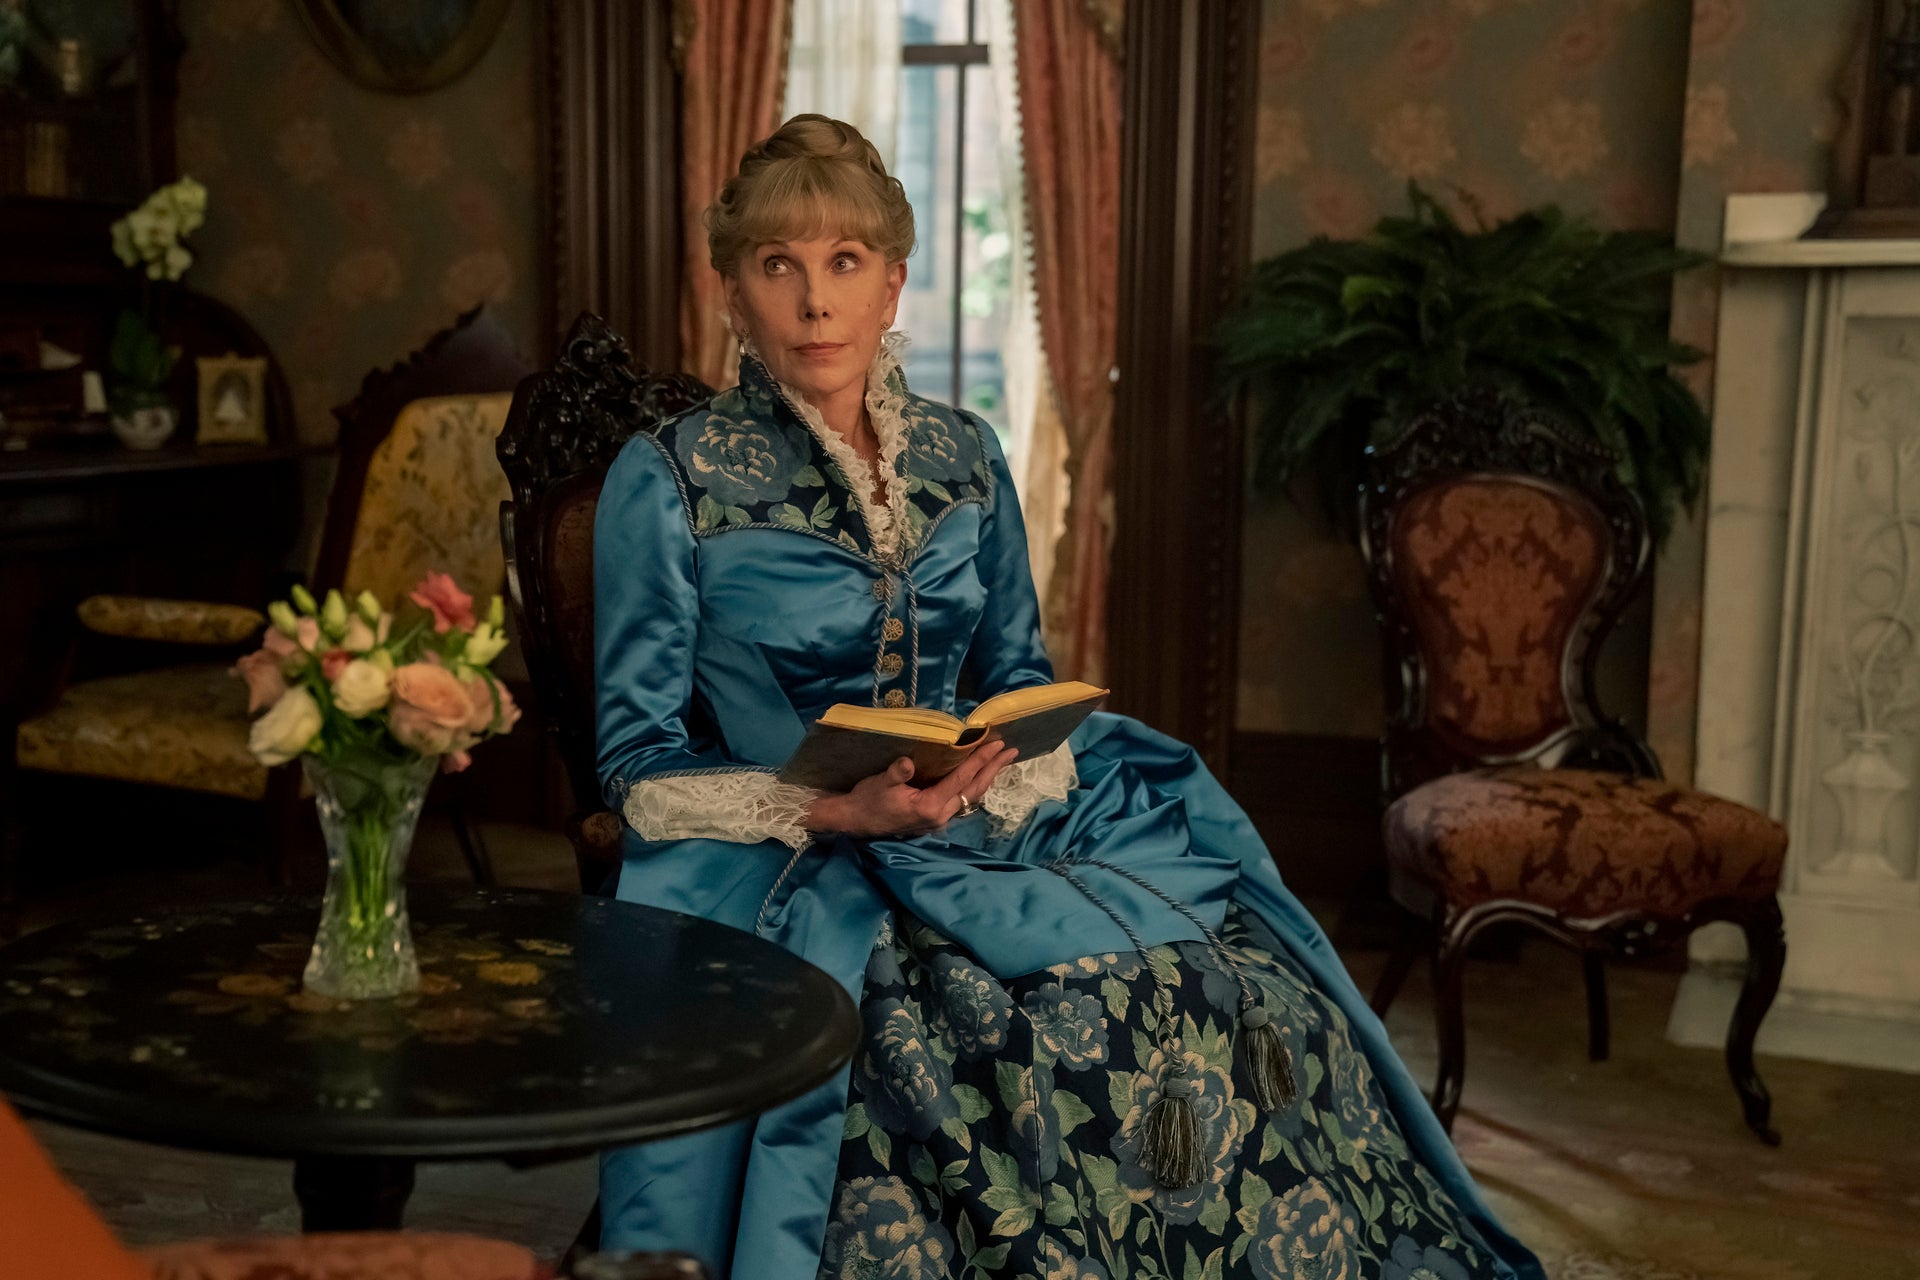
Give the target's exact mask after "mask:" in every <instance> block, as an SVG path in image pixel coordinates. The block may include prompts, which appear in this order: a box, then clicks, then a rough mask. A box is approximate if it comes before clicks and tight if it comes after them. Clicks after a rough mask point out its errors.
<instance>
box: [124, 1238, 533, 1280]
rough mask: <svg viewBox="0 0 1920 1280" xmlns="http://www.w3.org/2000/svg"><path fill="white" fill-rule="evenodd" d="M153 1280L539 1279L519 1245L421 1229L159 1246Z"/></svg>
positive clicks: (149, 1256) (151, 1255)
mask: <svg viewBox="0 0 1920 1280" xmlns="http://www.w3.org/2000/svg"><path fill="white" fill-rule="evenodd" d="M141 1255H142V1256H143V1257H144V1258H145V1259H146V1260H147V1261H148V1262H149V1263H151V1264H152V1265H153V1269H154V1270H153V1275H154V1280H345V1278H346V1277H352V1278H353V1280H544V1277H546V1276H548V1275H549V1274H551V1273H550V1272H548V1271H547V1270H546V1268H545V1267H543V1266H542V1265H541V1264H540V1261H539V1260H538V1259H537V1258H535V1257H534V1256H533V1254H531V1253H529V1252H528V1251H527V1250H525V1249H523V1248H521V1247H520V1246H519V1245H515V1244H507V1243H505V1242H503V1241H499V1240H483V1239H480V1238H479V1237H477V1236H456V1235H445V1234H439V1233H434V1232H424V1231H407V1232H399V1231H383V1232H365V1233H355V1232H329V1233H326V1234H322V1235H311V1236H279V1237H273V1238H258V1237H256V1238H251V1239H237V1240H201V1241H194V1242H191V1243H187V1244H168V1245H159V1246H157V1247H154V1248H149V1249H144V1250H142V1251H141Z"/></svg>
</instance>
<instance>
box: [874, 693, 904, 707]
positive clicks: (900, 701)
mask: <svg viewBox="0 0 1920 1280" xmlns="http://www.w3.org/2000/svg"><path fill="white" fill-rule="evenodd" d="M880 701H882V702H884V703H885V704H886V705H888V706H889V707H904V706H906V705H907V695H906V694H904V693H902V692H901V691H900V690H898V689H889V690H887V696H886V697H884V698H882V699H880Z"/></svg>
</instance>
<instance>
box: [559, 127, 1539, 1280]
mask: <svg viewBox="0 0 1920 1280" xmlns="http://www.w3.org/2000/svg"><path fill="white" fill-rule="evenodd" d="M708 232H709V237H710V242H711V249H712V259H713V265H714V267H715V268H716V269H717V270H718V271H719V272H720V273H721V275H722V276H723V278H724V279H725V282H726V296H727V302H728V307H729V310H730V312H731V316H732V321H733V324H734V326H735V329H736V331H737V332H738V333H739V334H740V335H741V338H742V345H743V351H744V355H743V358H742V361H741V375H740V385H739V386H738V387H735V388H733V389H732V390H729V391H725V392H722V393H721V394H719V395H718V396H716V397H714V399H713V400H712V401H711V402H709V403H708V404H706V405H704V406H702V407H701V408H698V409H695V410H693V411H692V412H690V413H688V414H686V415H684V416H682V417H680V418H678V419H676V420H674V421H672V422H669V423H667V424H666V425H665V426H663V427H662V428H661V429H660V431H659V432H658V434H657V435H654V436H644V437H640V438H638V439H636V440H635V441H633V442H632V443H631V444H629V445H628V446H627V448H626V449H625V450H624V451H623V452H622V454H621V455H620V457H619V459H618V460H617V461H616V462H615V464H614V466H613V469H612V471H611V473H610V474H609V476H608V478H607V484H606V487H605V489H604V491H603V495H602V498H601V502H600V510H599V515H598V520H597V524H596V526H595V534H594V545H595V582H596V585H597V591H598V600H597V622H596V626H597V655H598V680H599V698H600V705H599V754H600V772H601V778H602V781H603V784H604V785H605V788H606V793H607V799H608V801H609V803H610V804H612V805H614V806H615V807H617V808H619V809H621V810H622V811H623V812H624V814H625V816H626V818H627V822H628V826H629V828H630V830H629V831H628V832H627V833H626V839H627V845H626V858H625V864H624V869H623V871H622V873H621V875H620V880H619V890H618V892H619V895H620V896H621V897H623V898H627V899H631V900H635V901H641V902H648V903H653V904H656V905H660V906H666V907H671V908H676V909H679V910H683V911H691V912H694V913H696V914H699V915H702V916H706V917H709V918H711V919H715V920H719V921H723V922H725V923H727V924H731V925H735V926H737V927H740V928H744V929H757V930H758V931H759V932H760V933H761V934H762V935H763V936H765V937H768V938H772V939H774V940H775V941H778V942H781V943H782V944H784V945H786V946H788V947H790V948H791V949H792V950H794V951H796V952H798V953H799V954H800V955H803V956H805V957H806V958H807V959H808V960H810V961H812V962H813V963H815V964H817V965H819V966H821V967H822V968H824V969H826V970H827V971H828V972H830V973H832V974H834V975H835V976H836V977H838V978H839V979H840V980H841V981H842V982H843V983H845V984H846V986H847V988H848V990H849V991H851V992H853V993H854V994H855V995H856V997H857V998H858V999H859V1000H860V1003H861V1009H862V1017H863V1022H864V1025H865V1037H864V1042H863V1045H862V1048H861V1051H860V1053H859V1055H858V1056H857V1058H856V1060H855V1062H854V1064H853V1067H852V1068H851V1071H850V1074H849V1075H845V1076H842V1077H840V1078H839V1079H837V1080H836V1081H834V1082H833V1083H831V1084H830V1085H827V1086H824V1087H822V1088H821V1089H819V1090H816V1091H815V1092H814V1093H812V1094H810V1095H808V1096H806V1097H804V1098H802V1099H800V1100H798V1101H796V1102H793V1103H791V1104H789V1105H787V1106H784V1107H781V1108H779V1109H777V1110H775V1111H773V1112H770V1113H768V1114H767V1115H765V1116H762V1117H761V1118H760V1119H759V1120H758V1121H756V1122H753V1123H747V1124H740V1125H736V1126H733V1127H731V1128H728V1129H724V1130H721V1131H718V1132H713V1133H708V1134H702V1135H696V1136H694V1137H690V1138H684V1139H679V1140H676V1141H673V1142H668V1143H660V1144H656V1145H651V1146H644V1147H636V1148H629V1149H626V1150H621V1151H616V1152H609V1153H608V1154H607V1155H606V1156H605V1158H604V1160H603V1164H602V1178H601V1187H602V1193H601V1206H602V1212H603V1214H604V1223H605V1228H604V1232H605V1234H604V1236H603V1244H604V1245H605V1247H608V1248H678V1249H687V1250H690V1251H692V1252H694V1253H696V1254H698V1255H699V1256H701V1257H702V1258H703V1259H704V1260H705V1261H706V1262H707V1263H708V1264H709V1265H710V1266H711V1267H713V1268H714V1269H715V1271H716V1274H718V1275H722V1276H724V1275H728V1274H731V1275H733V1276H737V1277H742V1278H745V1277H755V1278H758V1277H775V1278H779V1280H789V1278H792V1280H799V1278H801V1277H805V1276H808V1275H813V1274H816V1273H817V1274H819V1275H823V1276H834V1277H852V1276H875V1275H877V1276H888V1277H903V1278H911V1280H934V1278H935V1277H946V1276H954V1277H959V1276H961V1275H962V1274H965V1275H966V1276H969V1277H972V1276H982V1277H1001V1276H1005V1277H1027V1276H1043V1277H1056V1276H1060V1277H1095V1276H1097V1277H1108V1276H1121V1275H1131V1276H1175V1275H1179V1276H1188V1275H1197V1274H1204V1275H1207V1276H1222V1277H1225V1276H1247V1277H1261V1278H1263V1280H1265V1278H1269V1277H1287V1278H1289V1280H1291V1278H1292V1277H1295V1276H1299V1277H1305V1276H1315V1277H1336V1278H1350V1280H1361V1278H1362V1277H1375V1276H1378V1277H1388V1278H1393V1280H1401V1278H1406V1280H1411V1278H1412V1277H1432V1278H1434V1280H1466V1277H1494V1276H1500V1277H1509V1276H1521V1277H1532V1276H1538V1275H1539V1274H1540V1272H1539V1269H1538V1265H1537V1264H1536V1263H1535V1262H1534V1261H1533V1259H1532V1258H1531V1257H1530V1256H1529V1255H1528V1254H1527V1253H1526V1251H1525V1250H1524V1249H1522V1248H1521V1247H1520V1246H1519V1245H1518V1244H1516V1243H1515V1242H1514V1241H1513V1240H1512V1239H1511V1238H1510V1237H1508V1236H1507V1235H1506V1234H1505V1233H1504V1232H1503V1231H1501V1229H1500V1228H1499V1226H1498V1225H1497V1224H1496V1223H1495V1222H1494V1221H1493V1220H1492V1218H1491V1216H1490V1215H1489V1214H1488V1212H1487V1211H1486V1209H1485V1207H1484V1206H1483V1205H1482V1204H1481V1202H1480V1200H1479V1198H1478V1196H1477V1195H1476V1193H1475V1191H1474V1189H1473V1186H1472V1184H1471V1183H1470V1181H1469V1180H1468V1178H1467V1176H1466V1173H1465V1171H1464V1169H1463V1168H1462V1167H1461V1165H1460V1163H1459V1162H1458V1160H1457V1159H1456V1157H1455V1156H1454V1154H1453V1150H1452V1147H1451V1146H1450V1145H1449V1144H1448V1142H1447V1140H1446V1137H1445V1135H1443V1134H1442V1133H1441V1132H1440V1130H1439V1128H1438V1126H1437V1125H1436V1124H1435V1123H1434V1120H1433V1117H1432V1114H1431V1113H1430V1111H1429V1110H1428V1108H1427V1106H1426V1103H1425V1102H1424V1100H1423V1099H1422V1098H1421V1096H1420V1095H1419V1093H1418V1092H1417V1090H1416V1089H1415V1088H1414V1086H1413V1085H1412V1083H1411V1082H1410V1081H1409V1079H1408V1078H1407V1075H1406V1073H1405V1070H1404V1069H1403V1068H1402V1067H1401V1065H1400V1064H1399V1062H1398V1060H1397V1059H1396V1058H1395V1057H1394V1054H1393V1051H1392V1049H1391V1048H1390V1047H1389V1046H1388V1044H1387V1041H1386V1038H1385V1035H1384V1033H1383V1032H1382V1031H1381V1029H1380V1026H1379V1023H1378V1022H1377V1021H1376V1020H1375V1019H1374V1018H1373V1016H1372V1015H1371V1014H1370V1013H1368V1012H1367V1010H1366V1008H1365V1006H1364V1003H1363V1002H1362V1001H1361V999H1360V997H1359V995H1358V994H1357V992H1356V991H1355V990H1354V988H1353V985H1352V983H1351V982H1350V981H1349V979H1348V978H1347V976H1346V974H1345V972H1344V971H1343V970H1342V969H1341V967H1340V963H1339V961H1338V960H1337V959H1336V958H1335V956H1334V955H1333V952H1332V949H1331V948H1330V947H1329V945H1328V944H1327V941H1326V939H1325V937H1324V936H1323V935H1322V934H1321V932H1320V931H1319V929H1318V928H1317V927H1316V926H1315V925H1314V923H1313V921H1312V920H1311V918H1310V917H1308V915H1307V914H1306V912H1305V911H1304V910H1303V909H1302V908H1301V907H1300V905H1299V903H1298V902H1296V901H1295V900H1294V898H1293V897H1292V895H1290V894H1289V893H1288V892H1287V891H1286V889H1285V888H1283V887H1282V885H1281V883H1280V879H1279V876H1278V875H1277V874H1276V872H1275V870H1274V867H1273V863H1272V860H1271V859H1270V858H1269V857H1268V855H1267V851H1266V849H1265V848H1264V847H1263V846H1262V845H1261V843H1260V840H1259V838H1258V837H1257V836H1256V835H1255V834H1254V832H1253V829H1252V828H1251V826H1250V825H1249V824H1248V822H1247V819H1246V817H1245V816H1244V815H1243V814H1242V813H1241V811H1240V810H1239V808H1238V807H1236V806H1235V805H1234V803H1233V801H1232V800H1231V799H1229V798H1228V796H1227V795H1226V793H1225V792H1224V791H1223V790H1222V789H1221V787H1220V786H1219V784H1218V783H1217V782H1215V781H1214V779H1213V778H1212V777H1211V776H1210V775H1209V774H1208V773H1207V771H1206V770H1205V768H1204V767H1203V766H1202V765H1201V764H1200V762H1199V761H1198V759H1197V758H1196V757H1195V755H1194V753H1193V752H1192V751H1191V750H1190V749H1188V748H1187V747H1185V746H1183V745H1181V744H1180V743H1178V742H1174V741H1172V740H1170V739H1168V738H1166V737H1163V736H1161V735H1160V734H1157V733H1154V732H1153V731H1152V730H1150V729H1148V728H1146V727H1145V726H1143V725H1140V724H1138V723H1136V722H1134V721H1131V720H1128V719H1125V718H1122V717H1119V716H1112V715H1096V716H1094V717H1093V718H1092V719H1090V720H1089V721H1088V722H1087V723H1086V724H1085V725H1083V726H1082V728H1081V729H1080V730H1079V731H1078V732H1077V733H1076V734H1075V735H1074V737H1073V739H1072V741H1071V742H1070V743H1068V744H1067V745H1066V746H1063V747H1062V748H1061V749H1060V750H1059V751H1057V752H1055V753H1053V754H1052V755H1050V756H1047V757H1045V758H1041V759H1034V760H1014V759H1011V758H1009V753H1006V752H1003V751H1001V750H999V749H997V748H996V749H989V750H983V751H981V752H978V753H976V754H975V756H974V757H972V758H971V759H970V760H969V762H968V763H967V764H965V765H963V766H962V767H961V768H960V769H958V770H956V771H955V772H954V773H952V774H950V775H949V776H948V777H946V778H944V779H942V780H941V781H939V782H936V783H934V784H932V785H930V786H927V787H924V788H919V787H915V786H913V785H911V781H912V780H911V773H912V765H911V762H909V761H906V760H901V761H897V762H896V763H895V764H894V766H893V767H892V768H890V769H889V770H887V771H886V772H885V773H883V774H880V775H878V776H875V777H872V778H868V779H866V780H865V781H863V782H861V783H860V784H859V785H858V786H856V787H855V788H854V789H853V790H852V791H851V792H850V793H848V794H845V795H828V794H821V793H818V792H813V791H808V790H805V789H802V788H797V787H792V786H788V785H785V784H782V783H781V782H780V781H779V780H778V779H777V778H776V777H775V776H774V770H776V769H777V768H778V767H779V766H780V765H781V764H782V763H783V762H784V761H785V760H786V759H787V757H788V756H789V755H790V754H791V752H792V751H793V749H794V747H795V746H796V745H797V744H798V743H799V741H800V739H801V737H802V736H803V734H804V732H805V729H806V726H807V725H808V724H809V723H810V722H811V721H812V719H813V718H814V717H816V716H817V715H818V714H819V713H820V712H822V711H824V710H825V709H826V708H827V707H828V706H830V705H832V704H833V703H836V702H867V703H872V704H880V705H890V706H903V705H925V706H936V707H941V708H945V709H948V710H959V711H962V712H964V711H965V710H967V709H968V708H970V707H971V706H972V705H973V704H974V703H975V702H977V701H978V700H980V699H983V698H985V697H988V696H990V695H992V694H996V693H1001V692H1004V691H1006V690H1008V689H1015V688H1020V687H1022V686H1026V685H1033V684H1041V683H1045V682H1048V681H1050V680H1051V679H1052V669H1051V667H1050V665H1049V663H1048V661H1047V656H1046V653H1045V650H1044V649H1043V647H1042V644H1041V640H1040V631H1039V611H1038V606H1037V604H1036V601H1035V599H1034V591H1033V584H1032V580H1031V577H1030V575H1029V572H1028V567H1027V558H1026V534H1025V531H1024V529H1023V527H1022V525H1021V519H1020V510H1019V506H1018V504H1017V502H1016V501H1015V498H1014V490H1013V484H1012V481H1011V477H1010V475H1009V473H1008V471H1007V464H1006V461H1005V459H1004V458H1003V457H1002V455H1001V451H1000V446H999V444H998V443H997V442H996V440H995V438H994V434H993V432H992V431H991V430H990V429H989V428H987V427H986V426H985V425H984V424H983V423H982V422H981V421H980V420H979V419H978V418H976V417H974V416H973V415H971V414H968V413H966V412H964V411H958V410H954V409H950V408H947V407H945V406H942V405H937V404H934V403H932V402H930V401H927V400H923V399H920V398H918V397H916V396H913V395H912V394H910V393H909V392H908V391H907V389H906V386H905V383H904V381H903V379H902V377H901V373H900V367H899V363H898V361H897V359H896V358H895V356H894V353H893V343H892V342H891V341H890V340H889V336H888V330H889V328H890V326H891V325H892V323H893V318H894V312H895V309H896V307H897V305H898V302H899V297H900V289H901V286H902V285H903V283H904V282H905V280H906V258H907V256H908V254H909V253H910V252H911V251H912V248H913V215H912V211H911V209H910V208H909V207H908V205H907V202H906V199H905V196H904V193H903V192H902V190H901V188H900V184H899V183H898V182H897V181H895V180H894V179H892V178H890V177H888V176H887V173H886V170H885V168H884V166H883V165H882V164H881V161H880V158H879V155H878V154H877V153H876V152H875V151H874V149H873V148H872V147H871V146H870V145H869V144H868V143H867V142H866V140H865V139H863V138H862V137H861V136H860V135H859V133H858V132H857V131H855V130H854V129H853V128H851V127H850V126H848V125H845V124H842V123H839V122H837V121H832V120H827V119H825V118H823V117H820V116H797V117H795V118H794V119H792V120H790V121H788V122H787V124H786V125H784V126H783V127H782V128H781V129H780V130H779V131H778V132H777V133H775V134H774V135H773V136H772V137H770V138H768V139H766V140H765V141H764V142H761V143H759V144H757V145H756V146H754V147H753V148H751V149H750V150H749V151H748V152H747V154H746V156H745V157H744V158H743V159H742V160H741V162H740V170H739V173H738V174H737V175H736V176H735V177H733V178H732V179H731V180H729V181H728V183H727V185H726V188H725V190H723V191H722V193H721V195H720V198H719V200H718V202H717V203H716V204H715V205H714V206H713V208H712V209H711V210H710V211H709V213H708ZM962 690H964V691H965V693H964V696H963V694H962V692H961V691H962Z"/></svg>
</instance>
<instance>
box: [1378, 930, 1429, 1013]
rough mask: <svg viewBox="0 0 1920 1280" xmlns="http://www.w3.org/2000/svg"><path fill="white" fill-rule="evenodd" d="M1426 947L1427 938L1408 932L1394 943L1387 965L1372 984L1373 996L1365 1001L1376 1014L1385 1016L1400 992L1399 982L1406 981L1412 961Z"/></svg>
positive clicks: (1418, 956)
mask: <svg viewBox="0 0 1920 1280" xmlns="http://www.w3.org/2000/svg"><path fill="white" fill-rule="evenodd" d="M1426 949H1427V940H1426V938H1425V937H1424V936H1423V935H1421V934H1410V935H1408V936H1407V937H1404V938H1402V939H1400V941H1399V942H1397V943H1395V944H1394V947H1393V954H1392V955H1391V956H1389V957H1388V958H1387V967H1386V968H1385V969H1383V970H1381V971H1380V979H1379V981H1377V982H1375V983H1374V984H1373V997H1372V999H1370V1000H1369V1001H1368V1002H1367V1003H1368V1004H1369V1005H1370V1006H1371V1007H1372V1008H1373V1012H1374V1014H1375V1015H1376V1016H1378V1017H1382V1018H1384V1017H1386V1016H1387V1010H1388V1009H1389V1008H1391V1007H1392V1005H1393V998H1394V997H1395V996H1397V995H1399V994H1400V987H1401V984H1402V983H1404V982H1406V980H1407V974H1408V973H1409V972H1411V971H1412V969H1413V962H1414V961H1416V960H1418V959H1419V958H1420V953H1421V952H1422V951H1425V950H1426Z"/></svg>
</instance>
